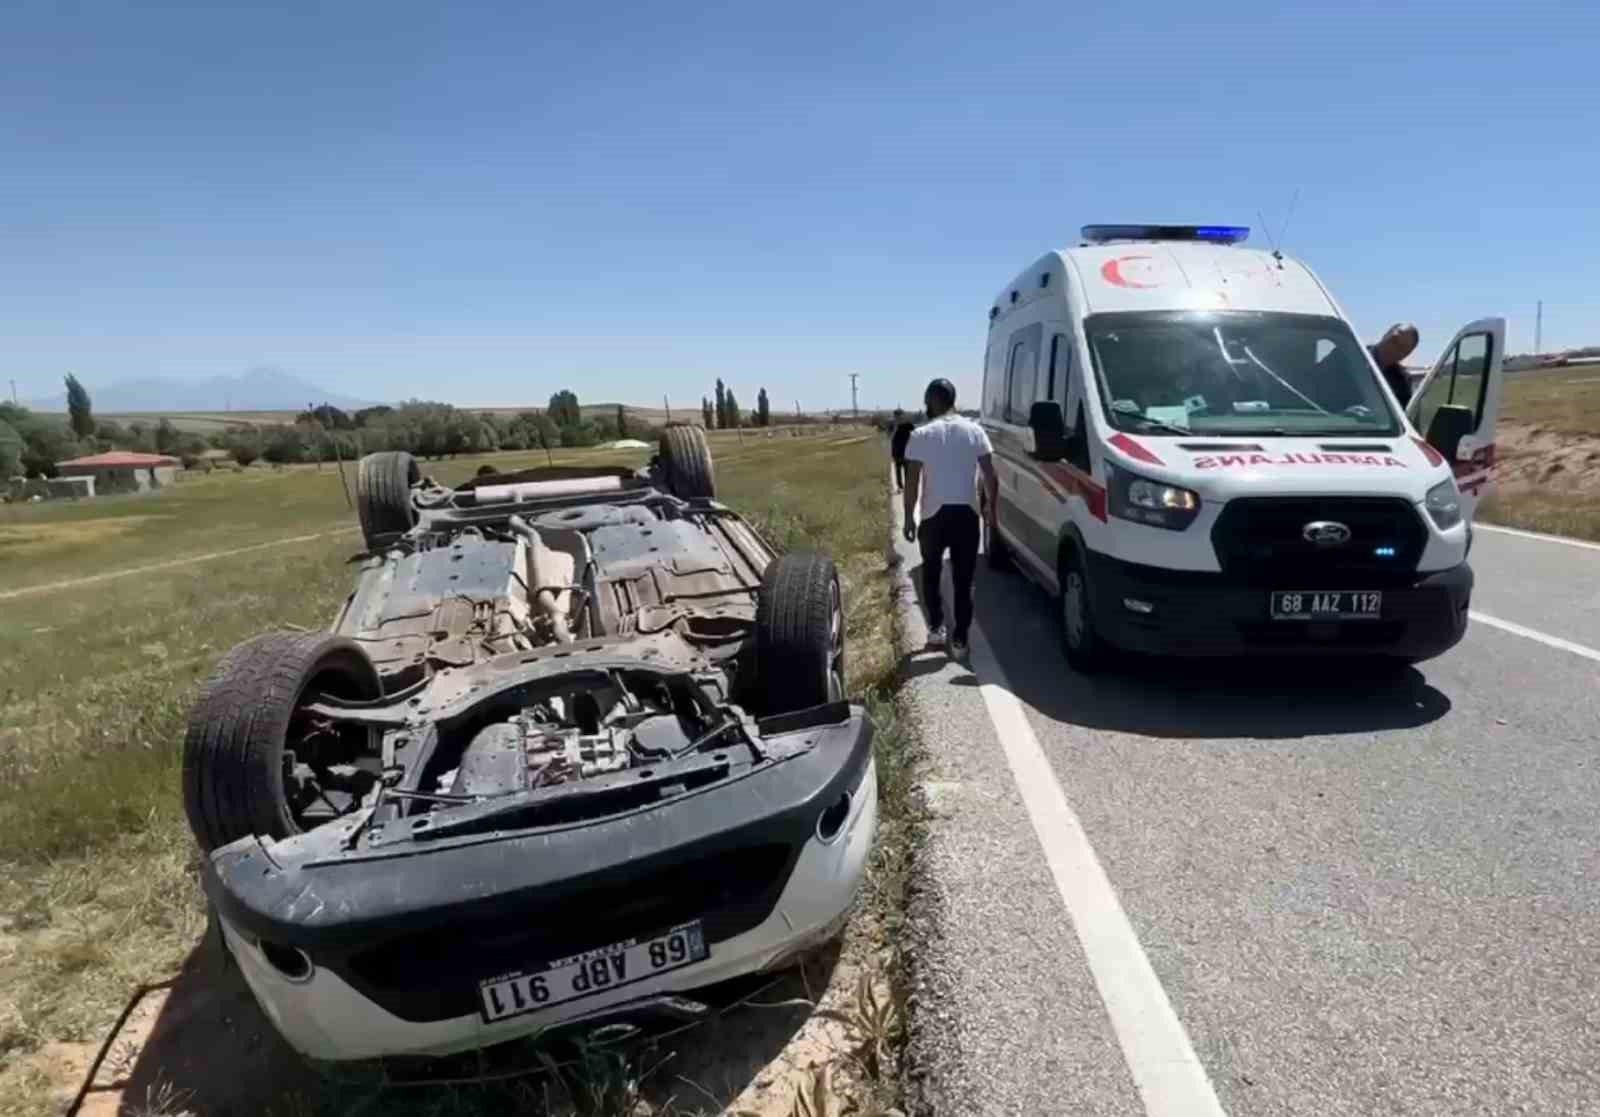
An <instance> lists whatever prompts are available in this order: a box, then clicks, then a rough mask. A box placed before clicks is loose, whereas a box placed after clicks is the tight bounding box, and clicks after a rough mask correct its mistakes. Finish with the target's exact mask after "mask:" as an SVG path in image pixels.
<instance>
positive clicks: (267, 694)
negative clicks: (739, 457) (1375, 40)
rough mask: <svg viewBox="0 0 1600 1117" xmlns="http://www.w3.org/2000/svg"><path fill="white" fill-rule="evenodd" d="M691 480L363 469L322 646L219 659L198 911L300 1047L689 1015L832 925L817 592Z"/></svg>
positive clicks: (827, 735)
mask: <svg viewBox="0 0 1600 1117" xmlns="http://www.w3.org/2000/svg"><path fill="white" fill-rule="evenodd" d="M714 487H715V486H714V476H713V472H712V465H711V459H710V455H709V452H708V451H707V448H706V445H705V440H704V436H703V434H702V433H701V432H700V431H699V430H698V429H697V428H691V427H673V428H669V429H668V430H667V431H666V432H665V433H664V435H663V436H662V440H661V449H660V453H659V454H658V455H657V457H656V458H655V459H654V460H653V461H652V462H651V463H650V465H649V466H648V467H647V468H645V469H643V470H640V471H637V472H632V471H628V470H621V469H613V470H571V469H560V468H555V469H540V470H531V471H525V472H520V473H516V474H511V475H504V476H499V475H496V476H488V477H479V478H477V479H475V480H474V481H473V482H471V483H468V484H466V485H463V486H460V487H458V488H453V489H452V488H445V487H441V486H439V485H437V484H435V483H433V482H432V481H430V480H428V479H426V478H424V477H422V476H421V475H420V471H419V469H418V466H417V463H416V462H415V461H414V460H413V459H412V458H411V457H410V455H408V454H404V453H387V454H374V455H370V456H369V457H367V458H366V459H364V460H363V461H362V463H361V473H360V478H359V484H358V494H359V498H360V511H361V520H362V527H363V530H364V533H365V538H366V543H367V554H366V556H365V558H364V560H363V564H362V567H361V573H360V576H359V579H358V581H357V585H356V588H355V592H354V593H353V594H352V595H351V596H350V598H349V600H348V602H347V604H346V605H345V607H344V609H343V610H342V612H341V613H340V615H339V617H338V618H337V619H336V620H335V621H334V623H333V626H332V628H331V630H330V631H329V632H327V633H319V634H301V633H276V634H270V635H266V636H261V637H258V638H256V639H254V640H251V641H249V642H247V643H245V644H242V645H240V646H239V647H238V648H236V649H234V650H233V651H232V652H231V653H230V654H229V655H228V656H227V657H226V658H225V659H224V660H223V661H222V662H221V663H220V664H219V665H218V667H217V669H216V671H215V673H214V674H213V676H212V678H211V679H210V681H209V683H208V684H207V686H206V688H205V691H204V693H203V695H202V697H201V699H200V701H199V702H198V704H197V705H196V707H195V710H194V712H193V714H192V716H191V719H190V723H189V730H188V735H187V738H186V741H185V755H184V798H185V805H186V808H187V810H188V815H189V819H190V824H191V828H192V829H193V831H194V834H195V837H196V839H197V840H198V841H199V843H200V845H201V847H202V848H203V849H204V850H205V851H206V854H207V858H206V865H205V888H206V892H207V895H208V896H209V898H210V900H211V903H212V904H213V906H214V908H215V911H216V913H217V918H218V922H219V924H220V926H221V928H222V932H223V936H224V940H225V942H226V944H227V947H228V949H229V951H230V953H231V954H232V955H233V957H234V958H235V959H236V960H237V962H238V964H239V966H240V969H241V970H242V972H243V973H244V975H245V977H246V979H247V980H248V982H249V984H250V986H251V988H252V989H253V990H254V992H255V994H256V997H257V999H258V1000H259V1001H260V1002H261V1005H262V1007H263V1008H264V1009H265V1011H266V1013H267V1015H268V1016H270V1017H271V1018H272V1020H273V1022H274V1023H275V1024H276V1025H277V1027H278V1028H279V1030H280V1031H281V1032H282V1033H283V1035H284V1036H285V1037H286V1038H287V1039H288V1041H289V1042H290V1043H291V1044H292V1045H293V1046H294V1047H296V1048H297V1049H298V1050H300V1051H301V1052H303V1053H304V1054H306V1055H308V1056H311V1057H314V1058H317V1059H324V1060H339V1059H359V1058H369V1057H377V1056H387V1055H401V1054H410V1055H443V1054H449V1053H452V1052H457V1051H462V1050H467V1049H471V1048H476V1047H482V1046H487V1045H490V1044H494V1043H498V1042H500V1041H503V1040H507V1039H512V1038H516V1037H518V1036H521V1035H525V1034H527V1033H529V1032H533V1031H538V1030H542V1029H545V1028H549V1027H552V1026H556V1025H562V1026H565V1025H571V1024H576V1023H582V1024H585V1025H598V1024H599V1023H602V1022H611V1021H615V1020H617V1019H618V1018H634V1017H638V1016H642V1015H647V1014H650V1013H657V1012H661V1013H669V1014H671V1013H683V1012H686V1011H692V1010H693V999H692V994H693V991H695V990H697V989H699V988H701V987H704V986H708V985H711V984H714V983H717V982H720V981H723V980H725V979H728V978H732V977H736V976H741V975H746V974H750V973H755V972H759V971H766V970H772V969H776V968H779V967H782V966H784V965H786V964H787V963H790V962H791V961H794V960H797V959H798V957H799V955H800V954H801V953H803V952H804V951H806V950H808V949H810V948H812V947H813V946H815V945H817V944H818V943H820V942H823V941H825V940H826V939H827V938H829V937H830V936H832V935H834V934H836V933H837V931H838V930H839V929H840V928H841V927H842V925H843V921H844V918H845V916H846V914H847V913H848V911H849V909H850V906H851V903H852V899H853V896H854V893H855V890H856V887H857V885H858V884H859V882H860V879H861V876H862V873H863V870H864V866H865V860H866V856H867V852H868V850H869V848H870V846H871V843H872V839H873V834H874V831H875V828H876V825H877V805H876V772H875V768H874V764H873V757H872V731H871V726H870V723H869V722H868V721H867V719H866V717H865V715H864V712H863V711H862V709H861V708H860V707H857V706H851V705H848V704H847V703H846V702H845V700H844V694H845V691H844V617H843V609H842V603H841V599H840V588H839V580H838V576H837V573H836V571H835V569H834V566H833V563H832V561H831V560H830V559H828V558H827V557H825V556H822V555H815V554H791V555H786V556H782V557H778V556H775V555H774V553H773V551H772V549H771V548H770V547H769V546H768V545H767V544H766V543H765V542H764V541H763V540H762V539H761V537H760V536H759V535H758V534H757V533H756V532H755V531H754V530H753V529H752V528H751V527H750V526H749V525H748V524H746V523H745V522H744V521H743V520H741V519H740V518H739V516H737V515H736V514H735V513H734V512H732V511H731V510H729V509H728V508H726V507H724V506H722V505H720V504H718V503H717V502H716V500H715V492H714ZM686 995H688V996H686Z"/></svg>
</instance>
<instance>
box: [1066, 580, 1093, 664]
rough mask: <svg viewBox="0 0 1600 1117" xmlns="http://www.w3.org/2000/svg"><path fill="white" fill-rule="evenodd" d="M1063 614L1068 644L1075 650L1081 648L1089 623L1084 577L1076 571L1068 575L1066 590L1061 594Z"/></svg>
mask: <svg viewBox="0 0 1600 1117" xmlns="http://www.w3.org/2000/svg"><path fill="white" fill-rule="evenodd" d="M1061 614H1062V620H1063V621H1065V622H1066V628H1067V643H1068V644H1070V645H1071V646H1072V647H1074V648H1081V647H1082V646H1083V633H1084V629H1086V628H1087V627H1088V621H1087V617H1086V610H1085V609H1084V588H1083V576H1082V575H1080V574H1079V573H1078V572H1077V571H1076V570H1072V571H1068V573H1067V584H1066V588H1065V589H1064V590H1063V591H1062V593H1061Z"/></svg>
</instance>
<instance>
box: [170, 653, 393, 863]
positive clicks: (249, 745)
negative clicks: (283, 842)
mask: <svg viewBox="0 0 1600 1117" xmlns="http://www.w3.org/2000/svg"><path fill="white" fill-rule="evenodd" d="M323 695H328V696H333V697H338V698H344V699H352V700H357V701H370V700H372V699H375V698H378V697H381V695H382V686H381V684H380V683H379V681H378V673H377V671H376V670H374V668H373V666H372V663H371V661H370V660H368V659H367V655H366V653H365V652H364V651H362V649H361V646H360V645H358V644H356V643H355V642H354V641H352V640H347V639H345V638H343V637H339V636H330V635H327V634H324V633H311V634H302V633H297V632H274V633H269V634H267V635H265V636H258V637H256V638H255V639H254V640H248V641H246V642H245V643H243V644H240V645H239V646H238V647H236V648H234V649H233V651H231V652H229V653H228V654H227V656H225V657H224V658H223V660H222V662H221V663H219V664H217V667H216V670H215V671H213V672H212V674H211V678H210V679H209V680H207V682H206V684H205V687H204V688H203V689H202V691H201V694H200V699H199V701H198V702H196V703H195V706H194V709H193V710H192V711H191V712H190V714H189V727H188V732H187V733H186V734H185V735H184V739H183V804H184V810H185V811H186V812H187V814H188V816H189V828H190V829H191V830H192V831H194V836H195V840H196V841H197V842H199V843H200V847H201V848H202V849H203V850H205V851H207V852H210V851H211V850H213V849H215V848H217V847H218V846H223V845H227V844H228V843H229V842H233V841H237V840H238V839H240V838H243V837H248V836H250V835H252V834H255V835H260V836H262V837H268V838H286V837H288V836H290V835H291V834H298V833H301V832H303V831H305V830H310V829H313V828H314V827H316V826H320V825H321V824H322V823H324V822H328V821H331V820H332V819H334V818H336V817H338V816H339V815H342V814H345V813H347V812H348V811H351V810H354V809H356V808H357V807H359V806H360V804H361V799H362V796H363V795H365V793H366V792H367V791H369V790H370V789H371V788H372V786H373V785H374V784H375V783H376V782H377V779H378V775H379V773H378V770H377V768H376V767H375V766H369V767H363V766H362V765H361V763H360V761H361V760H362V759H363V755H364V754H365V752H366V746H367V731H366V730H364V729H359V728H353V727H344V728H339V729H334V728H331V727H329V726H328V725H327V724H326V723H323V722H319V720H318V719H317V718H315V717H313V716H311V715H310V714H308V713H306V710H305V708H306V707H307V706H309V705H310V704H312V703H313V702H315V701H317V700H318V698H320V697H321V696H323Z"/></svg>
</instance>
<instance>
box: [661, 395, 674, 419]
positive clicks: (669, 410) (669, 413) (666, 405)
mask: <svg viewBox="0 0 1600 1117" xmlns="http://www.w3.org/2000/svg"><path fill="white" fill-rule="evenodd" d="M661 406H662V407H664V408H666V409H667V422H669V423H670V422H672V404H670V403H668V402H667V397H666V394H665V393H662V396H661Z"/></svg>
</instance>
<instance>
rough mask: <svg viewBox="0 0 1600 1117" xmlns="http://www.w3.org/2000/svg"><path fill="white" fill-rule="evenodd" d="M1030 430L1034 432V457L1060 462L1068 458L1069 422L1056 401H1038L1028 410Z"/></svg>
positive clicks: (1045, 460) (1043, 460)
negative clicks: (1062, 414)
mask: <svg viewBox="0 0 1600 1117" xmlns="http://www.w3.org/2000/svg"><path fill="white" fill-rule="evenodd" d="M1028 429H1029V430H1031V431H1032V432H1033V456H1034V457H1035V458H1037V459H1038V460H1039V461H1042V462H1058V461H1060V460H1061V459H1062V458H1064V457H1066V456H1067V421H1066V420H1065V419H1064V418H1062V416H1061V405H1060V404H1059V403H1057V402H1056V401H1055V400H1037V401H1036V402H1035V403H1034V404H1033V406H1032V407H1030V408H1029V409H1028Z"/></svg>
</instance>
